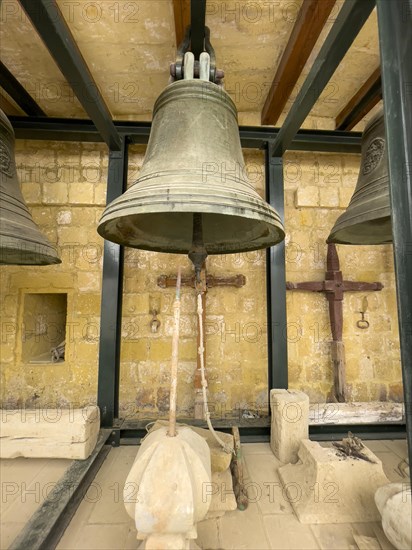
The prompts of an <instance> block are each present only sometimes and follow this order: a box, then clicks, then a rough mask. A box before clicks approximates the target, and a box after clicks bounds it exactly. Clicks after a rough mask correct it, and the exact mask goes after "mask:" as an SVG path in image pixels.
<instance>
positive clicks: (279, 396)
mask: <svg viewBox="0 0 412 550" xmlns="http://www.w3.org/2000/svg"><path fill="white" fill-rule="evenodd" d="M270 406H271V411H272V425H271V430H270V446H271V448H272V451H273V454H274V455H275V456H276V458H278V459H279V460H280V461H281V462H284V463H288V462H293V463H294V462H296V461H297V459H298V450H299V445H300V442H301V441H302V439H307V438H308V437H309V397H308V396H307V395H306V394H305V393H303V392H301V391H297V390H271V391H270Z"/></svg>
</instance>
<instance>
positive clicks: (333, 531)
mask: <svg viewBox="0 0 412 550" xmlns="http://www.w3.org/2000/svg"><path fill="white" fill-rule="evenodd" d="M310 527H311V529H312V532H313V534H314V535H315V538H316V540H317V542H318V544H319V547H320V548H321V549H322V550H358V545H357V544H356V542H355V539H354V538H353V529H352V525H351V524H350V523H336V524H333V525H332V524H324V525H311V526H310Z"/></svg>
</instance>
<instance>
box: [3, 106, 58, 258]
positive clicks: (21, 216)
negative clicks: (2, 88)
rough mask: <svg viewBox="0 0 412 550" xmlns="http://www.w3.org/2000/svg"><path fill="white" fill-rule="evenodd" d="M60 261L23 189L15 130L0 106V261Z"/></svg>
mask: <svg viewBox="0 0 412 550" xmlns="http://www.w3.org/2000/svg"><path fill="white" fill-rule="evenodd" d="M59 263H61V260H60V258H59V257H58V255H57V252H56V250H55V249H54V247H53V246H52V245H51V244H50V243H49V241H48V240H47V238H46V237H45V236H44V235H42V233H41V232H40V230H39V228H38V227H37V225H36V224H35V222H34V220H33V218H32V216H31V214H30V212H29V209H28V208H27V205H26V203H25V202H24V198H23V195H22V193H21V190H20V185H19V181H18V179H17V173H16V163H15V158H14V131H13V128H12V126H11V124H10V121H9V119H8V118H7V116H6V115H5V114H4V113H3V111H2V110H1V109H0V264H7V265H49V264H59Z"/></svg>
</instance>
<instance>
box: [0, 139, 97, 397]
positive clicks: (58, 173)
mask: <svg viewBox="0 0 412 550" xmlns="http://www.w3.org/2000/svg"><path fill="white" fill-rule="evenodd" d="M16 166H17V172H18V175H19V179H20V182H21V186H22V191H23V195H24V197H25V200H26V202H27V204H28V206H29V209H30V211H31V213H32V215H33V218H34V220H35V222H36V223H37V224H38V226H39V227H40V229H41V231H42V232H43V233H44V234H46V235H47V237H48V238H49V239H50V241H51V242H52V243H54V244H56V245H57V248H58V250H59V253H60V257H61V259H62V263H61V264H60V265H55V266H42V267H36V266H2V267H1V269H0V274H1V310H0V311H1V402H2V405H3V406H4V407H6V406H9V407H21V406H26V407H36V406H39V407H45V406H50V407H54V406H68V405H71V406H74V407H75V406H82V405H85V404H87V403H95V402H96V390H97V355H98V337H99V324H100V300H101V298H100V293H101V268H102V253H103V240H102V239H101V238H100V237H99V235H98V234H97V233H96V224H97V220H98V219H99V217H100V214H101V212H102V210H103V207H104V204H105V200H106V181H107V153H106V147H105V146H104V145H100V144H88V143H82V144H79V143H63V142H55V143H54V142H41V141H21V140H18V141H17V142H16ZM50 293H63V294H67V315H66V334H65V336H66V354H65V361H64V362H62V363H56V364H51V363H47V364H30V363H28V362H27V361H25V360H24V356H23V343H24V342H25V341H27V338H30V337H31V338H32V339H33V338H34V339H38V340H41V341H42V343H44V341H46V343H47V344H48V345H49V347H50V348H52V347H54V346H56V345H58V344H59V343H60V341H57V339H59V340H60V338H57V336H61V335H56V334H55V331H54V330H53V327H52V325H53V321H54V319H53V317H52V316H51V314H50V315H48V314H47V311H43V315H44V316H43V321H44V324H45V326H44V327H42V328H41V330H37V333H36V334H35V335H34V336H32V329H33V327H31V326H30V327H29V326H25V324H24V322H23V321H24V302H25V300H24V299H25V295H26V294H50ZM40 309H41V308H40V307H36V312H35V313H36V314H41V311H40ZM49 313H50V312H49ZM26 324H27V323H26ZM30 341H31V340H29V342H30Z"/></svg>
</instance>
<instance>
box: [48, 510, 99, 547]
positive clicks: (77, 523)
mask: <svg viewBox="0 0 412 550" xmlns="http://www.w3.org/2000/svg"><path fill="white" fill-rule="evenodd" d="M93 508H94V503H92V502H88V501H86V500H82V502H81V503H80V505H79V507H78V508H77V510H76V513H75V514H74V516H73V518H72V520H71V522H70V524H69V525H68V526H67V528H66V530H65V532H64V533H63V536H62V538H61V539H60V541H59V543H58V545H57V549H58V550H67V549H69V548H70V549H71V548H76V542H77V536H78V534H79V533H80V532H81V531H82V529H84V527H85V526H86V525H87V520H88V519H89V516H90V514H91V512H92V510H93Z"/></svg>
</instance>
